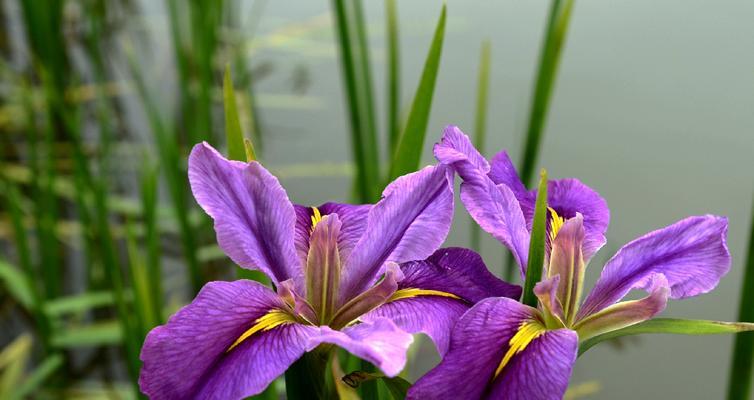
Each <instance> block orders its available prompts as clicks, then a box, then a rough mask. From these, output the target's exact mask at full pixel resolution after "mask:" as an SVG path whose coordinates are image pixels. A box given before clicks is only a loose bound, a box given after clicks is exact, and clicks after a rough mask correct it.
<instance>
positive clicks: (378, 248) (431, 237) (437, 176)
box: [341, 165, 453, 302]
mask: <svg viewBox="0 0 754 400" xmlns="http://www.w3.org/2000/svg"><path fill="white" fill-rule="evenodd" d="M449 175H450V173H449V171H448V169H447V168H446V167H445V166H442V165H438V166H429V167H425V168H423V169H421V170H419V171H418V172H414V173H411V174H408V175H404V176H402V177H400V178H398V179H396V180H395V181H394V182H392V183H391V184H390V185H388V187H387V188H385V191H384V192H383V193H382V196H383V197H382V200H380V201H379V202H378V203H377V204H376V205H374V206H373V207H372V208H371V210H369V215H368V217H367V229H366V231H365V232H364V234H363V235H362V237H361V239H359V241H358V243H357V244H356V246H355V247H354V249H353V251H352V253H351V256H350V257H349V259H348V261H347V263H346V266H345V268H344V271H343V282H342V284H341V300H342V301H343V302H345V301H347V299H349V298H351V297H353V296H356V295H357V294H358V293H361V292H362V291H364V290H365V289H366V288H368V287H369V286H371V285H372V284H373V283H374V281H375V280H376V279H377V278H378V277H379V274H380V273H381V270H382V268H383V266H384V265H385V263H386V262H389V261H392V262H396V263H401V262H406V261H410V260H421V259H424V258H426V257H427V256H429V255H430V254H432V253H433V252H434V251H435V250H437V248H438V247H440V244H442V242H443V241H444V240H445V237H446V236H447V235H448V231H449V230H450V222H451V219H452V217H453V189H452V186H451V183H452V181H451V179H450V176H449Z"/></svg>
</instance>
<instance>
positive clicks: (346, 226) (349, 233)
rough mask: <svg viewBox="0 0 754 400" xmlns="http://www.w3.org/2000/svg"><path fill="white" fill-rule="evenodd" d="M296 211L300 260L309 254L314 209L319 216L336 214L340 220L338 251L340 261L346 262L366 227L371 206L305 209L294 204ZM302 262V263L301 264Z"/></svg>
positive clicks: (331, 206)
mask: <svg viewBox="0 0 754 400" xmlns="http://www.w3.org/2000/svg"><path fill="white" fill-rule="evenodd" d="M294 207H295V209H296V237H295V242H296V250H297V252H298V254H299V257H300V258H301V260H306V255H307V254H308V252H309V236H310V235H311V231H312V216H314V208H316V209H317V210H318V211H319V213H320V216H325V215H330V214H337V215H338V219H340V222H341V224H342V225H341V227H340V236H339V238H338V251H339V252H340V256H341V259H343V260H346V259H347V258H348V256H349V255H350V254H351V250H352V249H353V247H354V246H355V245H356V242H358V240H359V238H361V235H363V234H364V230H365V229H366V226H367V215H368V214H369V210H370V209H371V208H372V205H371V204H358V205H354V204H341V203H325V204H322V205H321V206H319V207H306V206H301V205H298V204H294ZM303 262H304V261H302V263H303Z"/></svg>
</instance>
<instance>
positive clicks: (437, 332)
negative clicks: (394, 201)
mask: <svg viewBox="0 0 754 400" xmlns="http://www.w3.org/2000/svg"><path fill="white" fill-rule="evenodd" d="M401 270H402V271H403V274H404V278H403V280H402V281H400V282H399V283H398V288H399V289H421V290H434V291H439V292H444V293H448V294H451V295H453V296H456V297H458V298H451V297H445V296H439V295H418V296H414V297H408V298H402V299H398V300H393V301H390V302H388V303H385V304H383V305H381V306H380V307H378V308H376V309H374V310H372V311H371V312H369V313H368V314H366V315H364V316H362V320H369V319H372V318H377V317H386V318H390V319H392V320H393V322H395V323H396V325H398V327H400V328H401V329H403V330H404V331H406V332H409V333H419V332H421V333H425V334H427V335H428V336H429V337H430V338H432V341H433V342H434V343H435V346H436V347H437V351H438V352H439V353H440V354H441V355H442V354H445V352H446V351H447V349H448V344H449V343H450V332H451V330H452V328H453V326H454V325H455V323H456V321H457V320H458V318H459V317H460V316H461V315H462V314H463V313H464V312H465V311H466V310H467V309H468V308H469V307H471V306H472V305H473V304H474V303H476V302H478V301H481V300H483V299H485V298H487V297H510V298H513V299H518V298H519V297H520V296H521V288H520V287H519V286H516V285H511V284H509V283H507V282H504V281H502V280H500V279H498V278H497V277H495V276H494V275H492V274H491V273H490V272H489V270H487V266H485V265H484V262H483V261H482V257H480V256H479V255H478V254H476V253H475V252H473V251H471V250H468V249H462V248H447V249H440V250H437V251H436V252H435V253H434V254H433V255H431V256H430V257H429V258H427V259H426V260H424V261H411V262H408V263H405V264H403V265H401Z"/></svg>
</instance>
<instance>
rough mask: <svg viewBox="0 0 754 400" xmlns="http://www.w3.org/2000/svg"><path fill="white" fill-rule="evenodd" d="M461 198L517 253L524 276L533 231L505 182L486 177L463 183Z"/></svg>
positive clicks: (487, 228)
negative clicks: (529, 228)
mask: <svg viewBox="0 0 754 400" xmlns="http://www.w3.org/2000/svg"><path fill="white" fill-rule="evenodd" d="M461 201H463V204H464V205H465V206H466V210H467V211H468V212H469V214H470V215H471V217H472V218H474V221H476V223H477V224H479V226H480V227H481V228H482V229H484V230H485V231H486V232H487V233H489V234H491V235H492V236H493V237H494V238H495V239H497V240H498V241H500V243H502V244H503V245H505V246H506V247H507V248H508V249H510V250H511V252H512V253H513V257H514V258H515V260H516V262H517V263H518V265H519V267H520V270H521V276H522V277H523V276H524V275H525V272H526V262H527V260H528V258H529V239H530V235H529V231H527V230H526V222H525V221H524V214H523V213H522V212H521V207H520V206H519V205H518V201H517V200H516V197H515V195H514V194H513V192H512V191H511V190H510V189H509V188H508V187H507V186H505V185H495V184H494V183H493V182H492V181H491V180H489V179H486V180H485V181H484V183H483V184H471V183H468V182H466V181H464V182H463V183H462V184H461Z"/></svg>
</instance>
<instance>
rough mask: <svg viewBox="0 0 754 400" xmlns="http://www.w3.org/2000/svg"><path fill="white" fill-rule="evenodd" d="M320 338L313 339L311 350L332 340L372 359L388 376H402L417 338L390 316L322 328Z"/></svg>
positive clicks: (360, 355)
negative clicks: (338, 327) (411, 345)
mask: <svg viewBox="0 0 754 400" xmlns="http://www.w3.org/2000/svg"><path fill="white" fill-rule="evenodd" d="M321 332H322V333H321V334H320V336H319V337H317V338H315V339H312V341H311V342H310V343H309V349H310V350H311V349H313V348H314V347H317V345H319V344H320V343H332V344H335V345H338V346H340V347H342V348H344V349H346V350H347V351H348V352H349V353H351V354H353V355H355V356H357V357H359V358H362V359H364V360H367V361H369V362H370V363H372V364H374V365H375V366H376V367H377V368H379V369H380V370H382V372H383V373H384V374H385V375H387V376H391V377H392V376H396V375H398V374H399V373H400V372H401V370H403V367H404V366H405V365H406V351H407V350H408V346H409V345H410V344H411V343H412V342H413V341H414V338H413V336H411V334H409V333H406V332H404V331H403V330H401V329H400V328H398V327H397V326H395V324H394V323H393V322H392V321H390V320H389V319H387V318H377V319H374V320H372V321H369V322H362V323H359V324H356V325H354V326H350V327H347V328H345V329H343V330H341V331H336V330H333V329H330V328H328V327H326V326H323V327H321Z"/></svg>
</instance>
